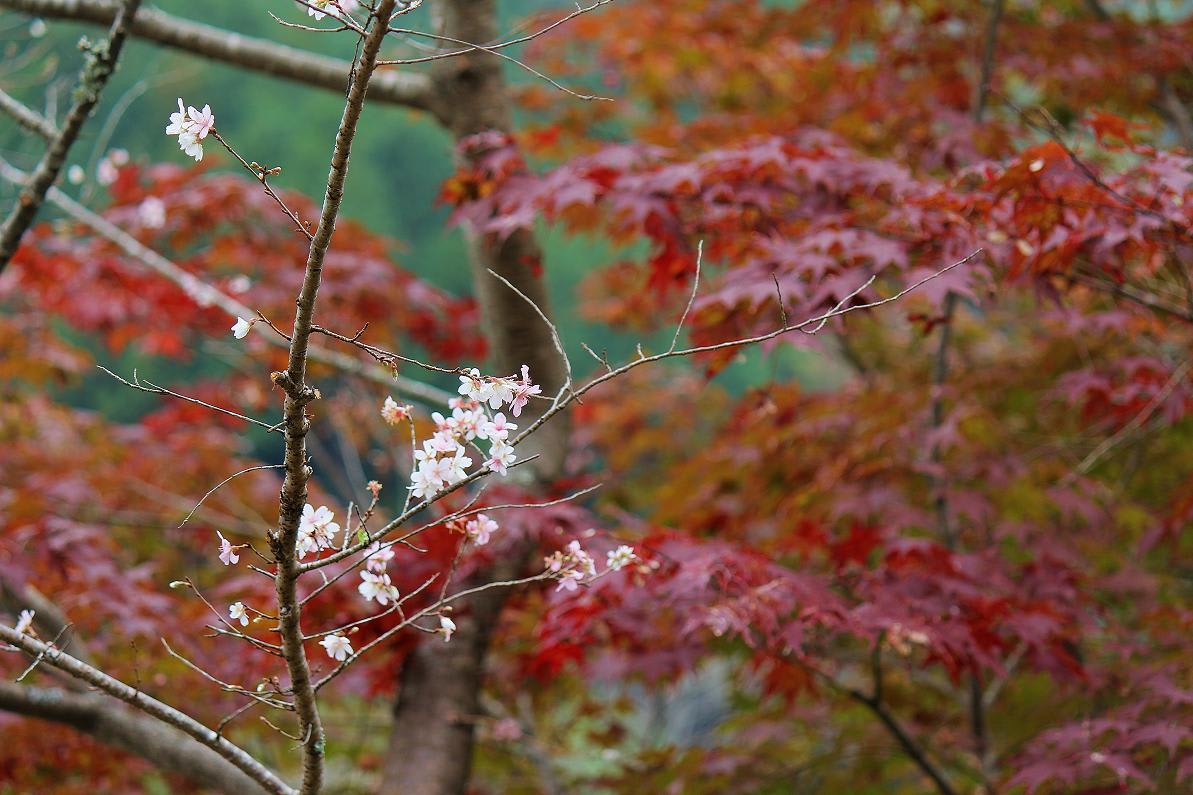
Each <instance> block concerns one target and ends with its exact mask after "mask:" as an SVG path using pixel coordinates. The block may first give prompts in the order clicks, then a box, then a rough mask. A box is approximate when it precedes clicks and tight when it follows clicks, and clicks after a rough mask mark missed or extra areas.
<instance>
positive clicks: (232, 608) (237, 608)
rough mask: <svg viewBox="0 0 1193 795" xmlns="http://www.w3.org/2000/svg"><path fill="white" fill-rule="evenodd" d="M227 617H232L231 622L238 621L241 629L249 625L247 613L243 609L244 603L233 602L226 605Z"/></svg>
mask: <svg viewBox="0 0 1193 795" xmlns="http://www.w3.org/2000/svg"><path fill="white" fill-rule="evenodd" d="M228 615H229V616H231V617H232V620H233V621H239V622H240V626H242V627H247V626H248V625H249V611H248V610H247V609H246V608H245V606H244V602H233V603H232V604H230V605H228Z"/></svg>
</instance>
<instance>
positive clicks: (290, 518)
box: [269, 0, 396, 795]
mask: <svg viewBox="0 0 1193 795" xmlns="http://www.w3.org/2000/svg"><path fill="white" fill-rule="evenodd" d="M395 4H396V0H380V2H378V3H377V5H376V7H375V8H374V9H373V10H372V11H371V12H370V14H369V18H368V20H367V21H366V26H367V25H368V24H370V23H371V24H372V27H371V28H369V30H368V33H367V34H366V35H365V37H364V39H363V42H362V44H361V48H360V55H359V60H358V62H357V63H356V66H355V68H354V69H353V71H352V74H351V78H350V80H349V83H348V96H347V99H346V101H345V103H344V113H343V116H342V117H341V119H340V126H339V129H338V130H337V131H336V139H335V145H334V148H333V150H332V156H331V166H330V169H329V174H328V177H327V190H326V193H325V194H324V198H323V209H322V211H321V213H320V216H319V224H318V226H317V227H316V228H315V234H314V236H313V237H312V238H311V246H310V250H309V252H308V254H307V262H306V268H305V271H304V273H303V279H302V288H301V289H300V291H299V293H298V299H297V309H296V311H295V315H294V327H293V329H292V331H291V334H290V354H289V360H288V362H287V367H286V370H285V371H283V372H279V373H275V374H274V377H273V380H274V382H275V383H276V384H277V385H278V386H280V387H282V389H283V390H284V391H285V393H286V399H285V403H284V409H283V419H284V421H285V429H286V431H285V433H286V451H285V457H284V464H285V470H286V475H285V478H284V480H283V482H282V492H281V495H280V499H279V502H280V505H279V512H278V529H277V532H276V533H271V534H270V536H269V541H270V547H271V548H272V552H273V556H274V559H275V560H276V561H277V571H276V575H275V579H274V588H275V591H276V593H277V601H278V631H279V634H280V635H281V638H282V649H283V655H284V657H285V660H286V667H287V669H288V671H289V674H290V689H291V692H292V693H293V695H294V706H295V711H296V712H297V715H298V723H299V728H300V730H301V731H300V734H301V735H302V737H303V741H302V768H303V774H302V787H301V790H300V792H301V793H302V795H314V794H315V793H317V792H319V790H320V789H321V788H322V785H323V759H324V753H325V751H326V740H325V737H324V731H323V723H322V720H321V719H320V717H319V708H318V705H317V703H316V698H315V687H314V686H313V684H312V682H311V672H310V666H309V664H308V662H307V657H306V651H305V650H304V648H303V633H302V623H301V618H302V607H301V605H300V604H299V601H298V589H297V586H298V577H299V574H300V573H301V569H300V568H299V562H298V558H297V552H296V550H297V546H298V527H299V522H300V519H301V516H302V510H303V506H304V505H305V504H306V498H307V483H308V481H309V480H310V478H311V475H312V474H313V470H312V469H311V467H310V466H309V465H308V464H307V453H306V436H307V432H308V431H309V430H310V427H311V423H310V420H309V419H307V417H306V406H307V405H308V404H309V403H311V402H312V401H313V400H315V399H316V397H317V393H316V391H315V390H314V388H312V387H311V386H310V385H308V384H307V383H306V370H307V355H308V343H309V340H310V336H311V328H312V325H313V318H314V314H315V301H316V298H317V297H318V294H319V284H320V282H321V280H322V275H323V260H324V258H325V257H326V255H327V249H328V247H329V246H330V245H331V238H332V234H333V233H334V231H335V225H336V218H337V217H338V216H339V212H340V204H341V201H342V200H343V196H344V182H345V180H346V179H347V176H348V160H349V155H350V154H351V151H352V142H353V140H354V139H355V138H356V130H357V125H358V123H359V122H360V116H361V113H362V111H363V110H364V104H365V95H366V93H367V91H368V87H369V81H370V79H371V78H372V76H373V72H374V70H375V69H376V67H377V55H378V53H379V52H380V50H381V44H382V42H383V41H384V40H385V35H386V32H387V30H388V28H387V21H388V19H389V15H390V14H391V13H392V12H393V10H394V6H395Z"/></svg>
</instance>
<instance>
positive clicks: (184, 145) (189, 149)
mask: <svg viewBox="0 0 1193 795" xmlns="http://www.w3.org/2000/svg"><path fill="white" fill-rule="evenodd" d="M178 148H179V149H181V150H182V151H183V152H185V153H186V154H188V155H189V156H191V157H193V158H195V162H196V163H197V162H198V161H200V160H202V159H203V144H202V143H201V142H200V141H199V136H198V135H197V134H196V133H195V132H194V131H193V130H190V129H187V130H183V131H182V132H180V133H178Z"/></svg>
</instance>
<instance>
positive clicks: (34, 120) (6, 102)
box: [0, 90, 58, 141]
mask: <svg viewBox="0 0 1193 795" xmlns="http://www.w3.org/2000/svg"><path fill="white" fill-rule="evenodd" d="M0 111H4V112H5V113H7V114H8V115H9V116H12V117H13V118H14V119H15V120H16V122H17V124H19V125H21V126H22V127H24V128H25V129H26V130H28V131H29V132H32V133H36V134H37V135H39V136H41V138H42V140H44V141H52V140H54V139H55V138H57V137H58V128H57V127H55V126H54V124H53V122H51V121H50V120H49V119H47V118H46V117H45V116H42V115H41V114H40V113H37V112H36V111H33V110H30V109H29V108H28V107H26V106H25V105H24V104H23V103H22V102H20V101H19V100H17V99H16V98H15V97H13V96H12V95H10V94H8V93H7V92H5V91H3V90H0Z"/></svg>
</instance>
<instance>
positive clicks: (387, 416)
mask: <svg viewBox="0 0 1193 795" xmlns="http://www.w3.org/2000/svg"><path fill="white" fill-rule="evenodd" d="M410 410H411V407H410V406H400V405H398V403H397V401H395V400H394V399H393V398H391V397H387V398H385V403H383V404H382V405H381V419H383V420H385V421H386V422H388V423H389V424H390V425H397V424H398V423H400V422H401V421H402V420H405V419H409V418H410Z"/></svg>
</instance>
